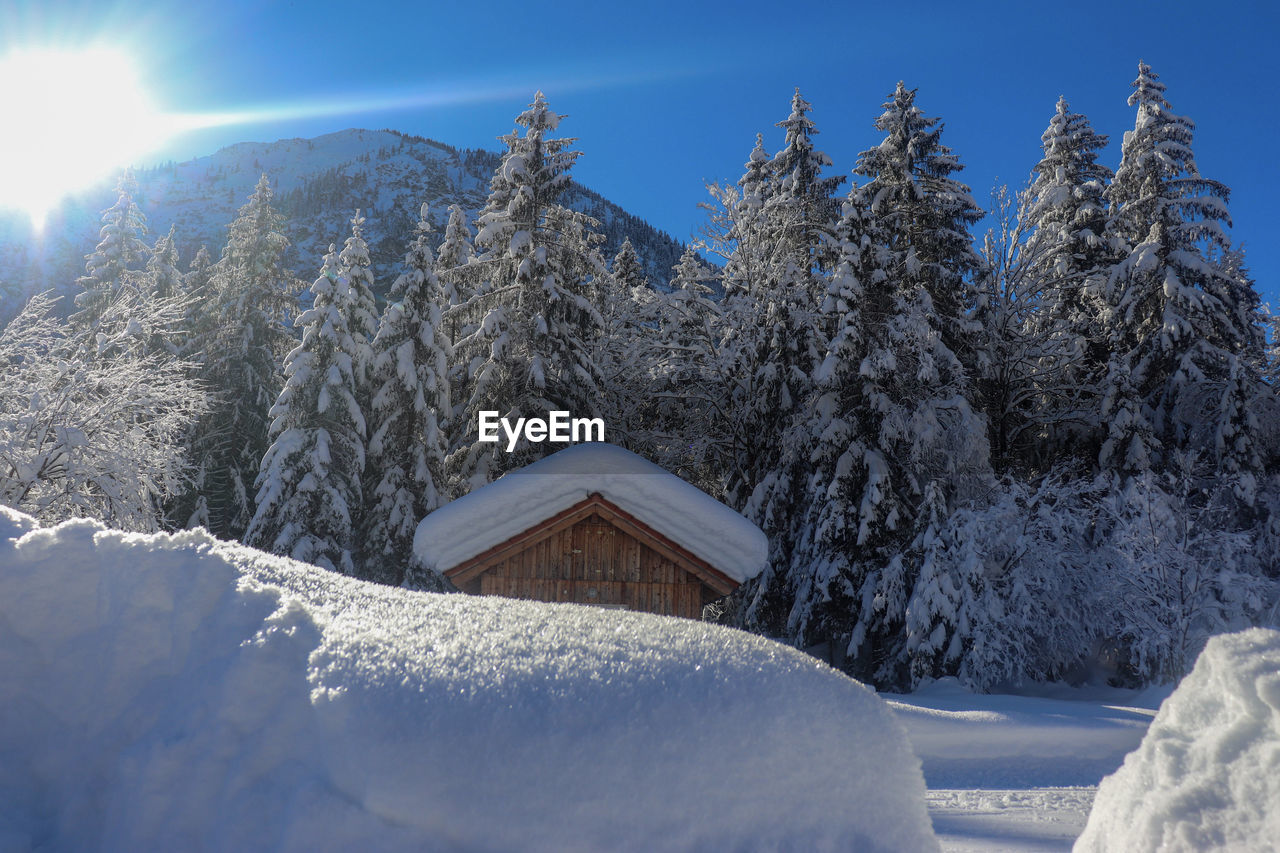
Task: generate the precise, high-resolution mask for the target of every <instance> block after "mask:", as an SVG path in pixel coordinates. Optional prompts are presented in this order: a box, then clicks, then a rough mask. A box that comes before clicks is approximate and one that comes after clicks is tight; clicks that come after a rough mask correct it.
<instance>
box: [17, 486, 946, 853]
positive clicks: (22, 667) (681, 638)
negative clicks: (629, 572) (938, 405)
mask: <svg viewBox="0 0 1280 853" xmlns="http://www.w3.org/2000/svg"><path fill="white" fill-rule="evenodd" d="M0 626H2V627H0V708H2V709H4V710H3V714H2V715H0V716H2V717H3V720H4V725H2V726H0V756H3V757H4V758H3V760H2V761H0V803H2V804H3V805H0V848H3V849H5V850H32V849H38V848H49V849H58V850H278V851H311V850H357V849H358V850H378V851H389V853H398V851H405V853H409V851H421V850H520V851H528V853H572V851H586V850H610V851H618V853H650V851H655V850H656V851H664V850H666V851H674V850H683V851H696V850H911V851H929V850H935V851H936V850H937V849H938V842H937V840H936V839H935V838H934V834H933V830H932V829H931V827H930V823H929V815H928V812H927V811H926V808H925V786H924V778H923V776H922V775H921V772H920V762H919V760H918V759H917V758H916V757H915V756H914V755H913V754H912V752H911V746H910V744H909V743H908V742H907V738H906V733H905V732H904V731H903V728H902V725H901V724H900V723H899V722H898V720H897V719H896V718H895V717H894V715H893V713H892V712H891V711H890V710H889V708H888V706H887V705H886V704H885V702H883V701H882V700H881V699H880V698H879V697H877V696H876V695H875V693H873V692H872V691H870V690H868V689H867V688H865V687H863V686H862V685H860V684H858V683H857V682H855V681H853V680H851V679H849V678H846V677H845V676H843V675H841V674H840V673H838V672H836V671H834V670H832V669H831V668H830V667H828V666H826V665H825V664H823V663H821V662H819V661H817V660H815V659H813V658H811V657H809V656H808V655H805V654H804V653H802V652H800V651H798V650H796V649H792V648H788V647H786V646H783V645H781V644H779V643H775V642H773V641H771V640H767V639H765V638H763V637H758V636H754V635H751V634H747V633H745V632H742V631H735V630H732V629H729V628H724V627H721V626H718V625H709V624H706V623H702V622H694V621H692V620H688V619H667V618H663V617H661V616H654V615H651V614H648V613H634V612H618V611H613V610H602V609H599V608H595V607H563V606H557V605H554V604H544V603H542V602H532V601H515V600H512V599H505V598H496V597H482V596H470V595H441V594H433V593H419V592H411V591H409V590H404V589H398V588H393V587H387V586H381V585H378V584H372V583H363V582H361V581H356V580H353V579H351V578H347V577H343V576H341V575H339V574H337V573H336V572H330V571H325V570H323V569H319V568H316V567H315V566H309V565H306V564H304V563H297V562H294V561H292V560H287V559H285V558H283V557H274V556H271V555H269V554H263V553H261V552H259V551H254V550H252V549H250V548H246V547H243V546H241V545H236V544H233V543H229V542H219V541H217V540H215V539H214V538H213V537H211V536H210V535H209V534H208V533H206V532H204V531H190V530H188V531H182V532H181V533H177V534H174V535H172V536H168V535H164V534H157V535H141V534H129V533H121V532H119V531H111V530H106V529H105V528H103V527H102V526H101V525H100V524H98V523H96V522H92V521H83V520H81V521H72V522H67V523H66V524H63V525H60V526H58V527H53V528H43V529H41V528H37V527H36V526H35V525H34V523H33V522H32V521H31V519H29V518H27V517H25V516H20V515H18V514H17V513H14V512H12V511H10V510H8V509H6V508H5V507H3V506H0ZM51 804H55V805H58V806H60V807H56V808H53V807H50V805H51ZM495 804H499V805H500V809H498V810H497V811H495Z"/></svg>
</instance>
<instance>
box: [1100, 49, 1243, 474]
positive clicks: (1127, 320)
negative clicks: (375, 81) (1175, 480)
mask: <svg viewBox="0 0 1280 853" xmlns="http://www.w3.org/2000/svg"><path fill="white" fill-rule="evenodd" d="M1133 85H1134V92H1133V94H1132V95H1131V96H1130V98H1129V104H1130V105H1131V106H1136V107H1137V119H1136V121H1135V124H1134V129H1133V131H1131V132H1129V133H1126V134H1125V138H1124V145H1123V154H1122V159H1121V163H1120V168H1119V169H1118V170H1117V171H1116V176H1115V180H1114V181H1113V182H1112V183H1111V186H1110V187H1109V188H1108V199H1109V201H1110V203H1111V211H1110V212H1111V223H1110V227H1111V231H1112V233H1113V234H1114V236H1115V238H1116V239H1117V241H1118V242H1119V247H1120V249H1121V250H1122V251H1123V252H1124V253H1125V255H1124V257H1123V260H1121V261H1120V262H1119V263H1118V264H1116V266H1115V267H1114V268H1113V269H1112V271H1111V275H1110V278H1109V281H1108V293H1107V296H1108V302H1109V304H1110V307H1111V311H1110V315H1109V323H1108V329H1107V331H1108V334H1109V342H1110V345H1111V349H1112V359H1111V364H1110V366H1109V370H1108V385H1107V388H1106V389H1105V392H1104V400H1103V409H1102V419H1103V422H1104V423H1111V424H1112V425H1113V426H1112V433H1113V436H1112V437H1111V438H1109V439H1108V440H1107V441H1106V442H1104V443H1103V447H1102V450H1101V452H1100V454H1099V464H1100V465H1101V466H1102V467H1103V468H1104V469H1108V470H1120V471H1126V472H1131V473H1132V472H1138V471H1141V470H1143V468H1144V466H1145V465H1152V466H1155V467H1157V468H1159V467H1161V466H1162V465H1163V463H1164V461H1165V456H1166V454H1167V453H1168V452H1169V451H1170V450H1172V449H1173V448H1192V449H1195V450H1197V451H1209V452H1210V453H1212V454H1214V455H1216V456H1218V457H1219V458H1218V459H1217V460H1216V461H1218V463H1219V464H1230V465H1233V466H1236V467H1238V466H1239V465H1241V464H1244V465H1251V464H1252V462H1250V461H1248V460H1250V459H1252V458H1253V456H1252V455H1251V454H1250V453H1248V452H1236V451H1235V450H1232V449H1231V448H1239V447H1244V446H1245V445H1249V444H1252V443H1253V442H1252V439H1251V438H1250V437H1249V436H1248V435H1246V431H1247V430H1248V429H1249V426H1248V419H1244V420H1240V419H1238V418H1237V416H1236V415H1235V414H1233V413H1236V412H1238V411H1240V409H1241V406H1243V407H1244V408H1247V407H1248V405H1249V404H1248V403H1247V402H1245V401H1244V400H1243V399H1237V398H1238V397H1239V395H1238V394H1236V393H1234V392H1232V393H1226V394H1224V393H1223V392H1222V389H1223V388H1224V387H1225V386H1227V385H1232V384H1235V385H1237V387H1238V388H1244V387H1246V386H1256V384H1257V382H1258V381H1259V379H1258V377H1257V375H1256V371H1257V365H1258V363H1259V359H1258V353H1259V351H1260V348H1261V343H1260V342H1261V339H1262V336H1261V328H1260V316H1259V313H1258V307H1257V306H1258V305H1259V299H1258V296H1257V293H1256V291H1254V290H1253V288H1252V286H1251V283H1250V282H1249V281H1248V279H1247V276H1242V275H1240V274H1238V272H1237V271H1236V268H1238V267H1240V266H1241V264H1240V263H1239V261H1238V259H1233V257H1232V246H1231V244H1230V240H1229V238H1228V236H1227V233H1226V230H1225V228H1224V226H1228V225H1230V217H1229V215H1228V213H1227V206H1226V201H1227V196H1228V190H1227V188H1226V187H1225V186H1224V185H1222V184H1221V183H1218V182H1217V181H1212V180H1209V179H1207V178H1204V177H1202V176H1201V174H1200V172H1199V169H1197V167H1196V163H1195V156H1194V154H1193V152H1192V149H1191V143H1192V135H1193V132H1194V129H1195V125H1194V123H1193V122H1192V121H1191V120H1190V119H1187V118H1185V117H1183V116H1179V115H1176V114H1174V113H1173V111H1172V109H1171V107H1170V105H1169V102H1168V100H1167V99H1166V98H1165V96H1164V91H1165V87H1164V84H1162V83H1160V82H1159V77H1158V75H1156V74H1155V73H1154V72H1152V70H1151V67H1150V66H1149V65H1147V64H1146V63H1139V64H1138V78H1137V80H1135V81H1134V84H1133ZM1239 371H1244V372H1245V373H1244V374H1241V373H1240V372H1239ZM1233 375H1234V377H1235V378H1234V379H1233V378H1232V377H1233ZM1242 393H1243V395H1244V397H1250V396H1252V393H1253V392H1251V391H1248V390H1245V391H1243V392H1242ZM1233 401H1236V402H1233ZM1237 403H1239V405H1237ZM1122 412H1126V413H1141V418H1142V419H1143V420H1145V421H1146V422H1147V423H1149V425H1150V430H1151V435H1152V444H1151V447H1150V448H1149V450H1148V453H1147V455H1148V457H1149V458H1148V459H1146V460H1144V459H1142V458H1139V456H1140V454H1139V456H1133V457H1130V455H1129V451H1130V449H1131V448H1136V445H1134V444H1133V443H1132V442H1128V443H1124V442H1121V441H1117V440H1114V439H1115V436H1114V433H1115V422H1116V420H1117V415H1119V414H1120V413H1122ZM1134 418H1135V419H1136V418H1137V415H1136V414H1135V415H1134ZM1233 419H1234V420H1233ZM1205 427H1209V428H1210V429H1209V430H1208V433H1209V434H1210V435H1211V436H1212V439H1211V444H1210V446H1208V447H1205V446H1203V444H1204V442H1203V441H1198V440H1197V439H1196V434H1197V433H1198V432H1203V430H1204V428H1205ZM1222 436H1229V437H1230V441H1229V442H1227V441H1223V440H1221V437H1222ZM1196 445H1201V446H1196ZM1228 451H1230V452H1231V453H1232V454H1233V455H1232V459H1233V461H1232V462H1230V463H1226V462H1225V460H1224V459H1223V458H1221V454H1222V453H1225V452H1228Z"/></svg>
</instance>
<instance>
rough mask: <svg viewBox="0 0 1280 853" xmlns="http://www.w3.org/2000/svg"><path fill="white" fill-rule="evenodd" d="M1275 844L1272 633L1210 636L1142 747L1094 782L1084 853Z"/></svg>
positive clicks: (1279, 798) (1277, 717) (1277, 775)
mask: <svg viewBox="0 0 1280 853" xmlns="http://www.w3.org/2000/svg"><path fill="white" fill-rule="evenodd" d="M1277 839H1280V631H1270V630H1264V629H1259V628H1255V629H1251V630H1248V631H1243V632H1241V633H1239V634H1230V635H1226V636H1220V637H1214V638H1213V639H1211V640H1210V641H1209V643H1208V645H1207V646H1205V650H1204V652H1203V653H1202V654H1201V655H1200V658H1199V659H1198V660H1197V661H1196V665H1195V668H1194V669H1193V670H1192V671H1191V674H1190V675H1188V676H1187V677H1186V678H1185V679H1183V681H1182V683H1181V684H1180V685H1178V689H1177V690H1175V691H1174V692H1173V694H1172V695H1171V696H1170V697H1169V698H1168V699H1166V700H1165V701H1164V704H1162V705H1161V706H1160V711H1159V712H1158V713H1157V714H1156V718H1155V720H1153V721H1152V723H1151V728H1149V729H1148V730H1147V734H1146V737H1145V738H1143V740H1142V745H1141V746H1139V747H1138V749H1137V750H1136V751H1134V752H1132V753H1130V754H1129V756H1128V757H1127V758H1126V759H1125V762H1124V766H1123V767H1121V768H1120V769H1119V770H1117V771H1116V772H1115V773H1113V774H1112V775H1110V776H1108V777H1107V778H1105V779H1103V780H1102V784H1101V785H1100V786H1099V787H1098V795H1097V798H1096V799H1095V800H1094V803H1093V811H1092V813H1090V815H1089V823H1088V825H1087V826H1086V827H1085V830H1084V834H1083V835H1081V836H1080V838H1079V840H1078V841H1077V842H1076V846H1075V849H1076V851H1079V853H1086V851H1098V853H1101V851H1112V850H1114V851H1124V853H1142V851H1148V850H1149V851H1155V850H1161V851H1193V850H1274V849H1275V845H1276V843H1277Z"/></svg>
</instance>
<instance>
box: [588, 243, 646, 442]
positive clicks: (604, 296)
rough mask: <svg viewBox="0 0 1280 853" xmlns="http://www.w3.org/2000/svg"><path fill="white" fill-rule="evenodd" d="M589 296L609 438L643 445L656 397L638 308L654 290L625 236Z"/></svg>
mask: <svg viewBox="0 0 1280 853" xmlns="http://www.w3.org/2000/svg"><path fill="white" fill-rule="evenodd" d="M595 298H596V300H597V308H598V309H599V310H600V318H601V326H600V334H599V335H598V337H597V338H596V342H595V347H594V350H595V351H594V353H593V354H592V361H593V362H594V363H595V365H596V366H597V367H598V368H599V370H600V381H599V388H600V394H601V403H600V411H601V413H602V414H603V416H604V418H605V423H607V424H609V428H610V432H611V434H612V436H613V438H612V439H611V440H612V441H614V442H616V443H619V444H622V445H623V446H625V447H630V448H637V447H639V446H641V445H647V444H649V442H648V441H646V438H647V436H648V434H650V433H652V431H653V427H654V426H655V425H656V422H657V420H658V404H659V401H658V400H657V399H656V397H655V394H654V392H655V390H656V389H655V388H654V371H655V364H656V361H657V353H656V351H655V348H654V346H653V344H654V337H655V334H656V329H654V328H652V325H653V324H652V323H651V322H650V323H646V320H647V319H648V318H647V317H644V316H643V314H644V313H646V309H647V308H649V307H654V306H656V303H657V294H656V292H655V291H654V290H653V289H652V288H651V287H650V285H649V278H648V276H646V275H645V274H644V269H643V267H641V265H640V256H639V255H637V254H636V250H635V247H634V246H633V245H631V240H630V238H624V239H623V241H622V246H621V247H620V248H619V249H618V253H617V255H615V256H614V258H613V263H612V264H611V265H610V269H609V275H608V276H605V277H602V278H601V279H600V280H599V286H598V287H597V288H596V289H595Z"/></svg>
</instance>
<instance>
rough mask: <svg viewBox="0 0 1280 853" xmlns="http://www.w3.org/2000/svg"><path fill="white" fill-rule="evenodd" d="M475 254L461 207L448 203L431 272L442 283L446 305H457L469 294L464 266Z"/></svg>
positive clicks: (468, 296)
mask: <svg viewBox="0 0 1280 853" xmlns="http://www.w3.org/2000/svg"><path fill="white" fill-rule="evenodd" d="M473 257H475V250H474V249H473V248H472V246H471V230H470V229H469V228H467V220H466V215H465V214H464V213H463V212H462V207H461V206H459V205H456V204H451V205H449V223H448V224H447V225H446V226H445V229H444V242H442V243H441V244H440V251H439V253H438V254H437V255H436V260H435V274H436V278H438V279H439V280H440V282H441V284H443V285H444V292H445V296H446V297H448V300H449V303H448V304H449V305H450V306H454V305H460V304H462V303H463V302H465V301H466V300H467V299H468V298H470V296H471V293H470V289H469V288H468V287H467V284H466V274H465V267H466V266H467V264H469V263H471V259H472V258H473Z"/></svg>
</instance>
